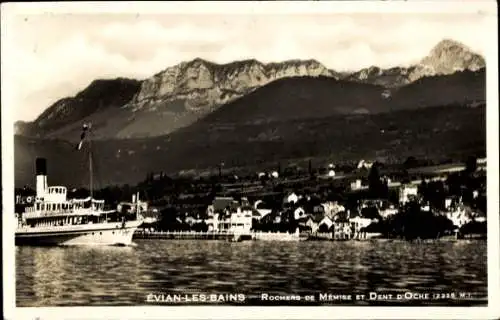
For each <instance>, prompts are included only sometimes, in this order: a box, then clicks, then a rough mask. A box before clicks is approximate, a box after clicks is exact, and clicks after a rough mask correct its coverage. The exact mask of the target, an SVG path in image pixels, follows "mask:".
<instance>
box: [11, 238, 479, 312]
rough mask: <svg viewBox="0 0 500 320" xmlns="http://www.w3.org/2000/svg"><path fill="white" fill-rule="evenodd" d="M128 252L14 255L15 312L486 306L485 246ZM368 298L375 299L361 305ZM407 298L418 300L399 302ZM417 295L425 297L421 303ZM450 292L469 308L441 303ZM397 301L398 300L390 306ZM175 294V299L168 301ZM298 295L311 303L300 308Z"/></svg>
mask: <svg viewBox="0 0 500 320" xmlns="http://www.w3.org/2000/svg"><path fill="white" fill-rule="evenodd" d="M136 244H137V246H135V247H16V293H17V294H16V296H17V297H16V302H17V303H16V304H17V306H18V307H27V306H70V305H71V306H75V305H80V306H102V305H110V306H111V305H122V306H125V305H154V304H159V303H160V304H166V305H172V304H179V303H181V304H182V303H184V304H192V303H196V301H200V299H201V298H200V297H213V296H214V295H215V297H217V299H215V298H214V300H209V299H208V298H207V299H208V300H206V301H216V300H217V301H219V302H220V303H226V304H227V303H228V302H230V303H231V304H238V303H243V304H250V305H266V304H273V305H289V304H295V305H304V304H305V305H318V304H326V305H363V304H372V305H399V304H401V303H403V304H413V305H415V304H417V305H418V304H423V305H450V304H451V305H456V304H461V305H464V304H465V305H471V304H473V305H476V304H486V303H487V298H486V297H487V271H486V266H487V257H486V241H472V240H471V241H468V240H464V241H457V242H433V243H407V242H403V241H373V242H372V241H366V242H362V241H360V242H358V241H347V242H265V241H248V242H239V243H233V242H223V241H199V240H198V241H197V240H136ZM370 292H372V295H373V292H378V293H379V294H385V296H383V297H379V298H378V299H375V298H373V299H372V300H370V299H369V296H370ZM408 292H413V293H418V294H419V295H417V296H412V297H411V300H408V299H410V293H408ZM238 293H239V294H244V301H243V302H242V301H241V300H237V301H236V300H235V298H234V295H236V294H238ZM263 293H265V294H268V295H269V296H271V298H272V297H275V296H276V295H282V296H281V297H277V298H276V299H296V298H293V297H297V296H300V298H301V300H300V301H297V300H279V301H278V302H276V301H273V302H270V301H269V298H267V300H266V299H264V300H263V298H262V294H263ZM426 293H427V294H428V295H431V296H427V297H425V296H423V294H426ZM435 293H438V294H439V295H438V296H436V295H434V294H435ZM460 293H467V296H468V295H469V294H470V297H471V298H474V299H472V300H471V299H465V297H462V298H463V299H450V295H452V294H455V295H458V294H460ZM223 294H233V298H231V297H229V296H227V295H226V296H223V297H222V298H221V296H220V295H223ZM325 294H331V295H332V297H333V298H330V299H328V298H325ZM359 294H365V297H364V299H361V298H360V297H358V298H356V295H359ZM389 294H391V295H392V296H391V297H389V296H388V295H389ZM397 294H401V295H403V296H405V295H407V296H406V297H407V298H408V299H406V300H404V299H403V300H402V301H399V300H397V299H395V297H396V296H397ZM175 295H177V297H179V296H180V297H181V298H178V299H184V300H182V301H180V300H177V302H173V303H172V300H168V299H171V298H172V297H175ZM211 295H212V296H211ZM285 295H288V298H287V297H286V296H285ZM290 295H294V296H293V297H292V298H290ZM306 295H307V296H314V299H315V300H314V301H304V298H305V296H306ZM320 295H322V297H323V298H321V301H320ZM224 297H225V298H224ZM148 299H149V300H148ZM310 299H312V298H310Z"/></svg>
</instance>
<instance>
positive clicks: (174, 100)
mask: <svg viewBox="0 0 500 320" xmlns="http://www.w3.org/2000/svg"><path fill="white" fill-rule="evenodd" d="M484 68H485V61H484V59H483V58H482V57H481V56H480V55H478V54H476V53H473V52H472V51H471V50H470V49H469V48H467V47H466V46H464V45H462V44H460V43H458V42H455V41H452V40H443V41H441V42H440V43H439V44H437V45H436V46H435V47H434V48H433V49H432V50H431V52H430V53H429V55H428V56H426V57H424V58H423V59H422V60H421V61H420V62H419V63H417V64H416V65H414V66H410V67H394V68H390V69H381V68H378V67H370V68H366V69H362V70H360V71H357V72H353V73H345V72H344V73H341V72H336V71H333V70H329V69H328V68H326V67H325V66H324V65H322V64H321V63H320V62H318V61H316V60H290V61H284V62H282V63H268V64H264V63H261V62H259V61H257V60H253V59H252V60H243V61H236V62H232V63H228V64H222V65H221V64H215V63H212V62H209V61H206V60H203V59H200V58H197V59H194V60H192V61H189V62H182V63H180V64H178V65H175V66H172V67H169V68H167V69H165V70H163V71H162V72H160V73H158V74H156V75H154V76H152V77H150V78H148V79H146V80H143V81H137V80H130V79H121V78H120V79H115V80H96V81H94V82H92V83H91V84H90V85H89V86H88V87H87V88H85V89H84V90H83V91H82V92H80V93H78V94H77V95H76V96H75V97H70V98H63V99H61V100H59V101H57V102H56V103H54V104H53V105H52V106H50V107H49V108H48V109H47V110H45V112H43V113H42V114H41V115H40V116H39V117H38V118H37V119H36V120H35V121H33V122H28V123H26V122H17V123H16V133H17V134H20V135H24V136H31V137H40V138H61V139H72V138H74V139H76V138H77V137H78V135H79V133H78V130H79V129H80V126H81V123H82V122H83V121H86V122H92V124H93V126H94V131H93V132H94V138H95V139H114V138H118V139H122V138H138V137H152V136H161V135H165V134H168V133H170V132H173V131H175V130H177V129H179V128H182V127H186V126H188V125H190V124H192V123H194V122H195V121H196V120H198V119H201V118H203V117H204V116H205V115H207V114H210V113H211V112H213V111H214V110H216V109H218V108H219V107H220V106H222V105H224V104H227V103H230V102H232V101H235V100H237V99H239V98H241V97H243V96H245V95H247V94H249V93H251V92H254V91H255V90H257V89H259V88H262V87H264V86H266V85H267V84H270V83H272V82H274V81H276V80H279V79H286V78H291V77H326V78H330V79H332V80H344V81H345V82H344V83H343V84H342V85H341V88H338V90H340V92H336V93H335V97H336V99H335V100H337V99H338V100H342V99H344V100H345V101H344V103H343V105H342V106H339V107H336V108H337V111H339V110H340V109H343V110H344V111H341V112H345V111H346V110H350V111H351V112H379V111H386V110H394V109H399V108H400V104H399V102H398V103H394V102H391V101H385V103H382V104H383V105H384V106H381V105H380V106H379V105H378V104H379V102H380V101H378V100H380V99H381V98H386V97H389V96H391V95H393V94H394V92H398V91H399V90H401V87H404V86H405V85H408V84H412V83H414V82H416V81H418V80H420V79H425V78H427V77H432V76H435V77H436V76H437V77H438V79H435V80H434V82H436V83H438V82H441V83H444V85H443V86H448V87H450V85H448V84H447V82H450V81H451V82H454V83H453V84H452V85H451V86H452V87H453V88H456V91H457V93H450V94H447V95H446V99H448V100H449V103H452V102H456V101H461V100H464V99H463V97H462V96H461V95H462V93H468V90H466V91H462V89H463V87H465V86H469V85H470V84H471V85H472V86H473V87H474V88H476V87H480V88H483V89H484V87H485V86H484V85H483V83H484V81H485V79H484V77H483V78H481V77H482V76H483V75H484V73H481V72H480V70H482V69H484ZM463 71H471V72H472V73H475V72H480V73H479V76H474V75H468V76H465V75H464V76H463V77H462V78H461V79H459V80H458V81H457V80H456V78H454V79H455V80H450V79H449V77H447V76H448V75H453V74H455V73H456V72H463ZM467 77H470V78H471V79H467ZM353 82H354V83H353ZM424 82H425V81H424ZM469 82H470V83H469ZM332 83H334V82H332ZM355 83H363V84H370V85H375V86H364V87H360V86H359V85H356V84H355ZM438 85H439V84H438ZM361 88H363V89H361ZM412 88H414V87H412ZM265 90H269V89H265ZM328 90H329V89H327V88H326V87H324V86H323V87H322V89H320V91H321V93H317V92H315V89H314V88H309V89H307V91H308V94H309V95H311V96H312V95H317V94H323V93H324V92H326V91H328ZM333 90H335V89H333ZM344 90H345V91H347V93H346V94H345V95H344V93H343V92H342V91H344ZM357 90H366V91H369V93H365V92H364V91H363V95H365V94H367V95H368V96H367V98H366V99H365V101H367V102H365V103H359V102H360V101H359V100H360V99H355V101H352V99H351V96H352V95H353V94H352V92H355V91H357ZM404 90H406V91H411V90H416V89H406V88H405V89H404ZM305 91H306V89H304V90H302V92H303V93H305ZM483 91H484V90H483ZM374 95H375V96H376V95H378V97H374ZM332 96H333V94H332ZM421 96H422V98H421V99H423V100H426V99H427V100H428V98H429V97H428V96H427V95H425V94H421ZM469 96H470V98H469V100H481V99H482V98H484V97H481V93H480V92H479V93H478V92H476V91H474V94H472V95H469ZM483 96H484V92H483ZM403 100H406V99H403ZM483 100H484V99H483ZM371 101H374V104H376V105H377V106H376V107H373V108H367V107H366V103H369V104H371V103H372V102H371ZM426 103H427V102H426ZM403 104H404V105H405V108H411V107H413V106H412V105H411V102H408V103H407V102H404V103H403ZM440 104H442V103H440Z"/></svg>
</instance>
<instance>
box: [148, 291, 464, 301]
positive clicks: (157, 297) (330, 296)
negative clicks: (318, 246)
mask: <svg viewBox="0 0 500 320" xmlns="http://www.w3.org/2000/svg"><path fill="white" fill-rule="evenodd" d="M251 297H252V298H254V297H257V299H259V298H260V300H262V301H304V302H313V301H318V302H333V301H363V300H368V301H409V300H443V299H470V298H473V295H472V294H471V293H467V292H429V293H426V292H423V293H420V292H410V291H408V292H405V293H378V292H369V293H367V294H339V293H320V294H311V295H296V294H290V295H280V294H268V293H261V294H259V295H252V296H251ZM248 298H249V296H247V295H245V294H243V293H236V294H215V293H212V294H203V293H201V294H165V293H150V294H148V295H147V297H146V302H150V303H155V302H156V303H224V302H245V301H246V300H247V299H248Z"/></svg>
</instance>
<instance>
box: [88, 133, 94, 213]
mask: <svg viewBox="0 0 500 320" xmlns="http://www.w3.org/2000/svg"><path fill="white" fill-rule="evenodd" d="M91 127H92V125H91V123H89V124H88V135H87V137H88V141H89V173H90V186H89V188H90V189H89V190H90V210H91V211H92V210H93V209H94V203H93V201H92V200H93V193H94V181H93V178H94V172H93V167H92V139H91V137H90V134H91V132H90V130H91Z"/></svg>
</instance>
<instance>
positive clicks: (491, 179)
mask: <svg viewBox="0 0 500 320" xmlns="http://www.w3.org/2000/svg"><path fill="white" fill-rule="evenodd" d="M1 9H2V10H1V21H2V26H1V35H2V42H3V43H9V41H4V40H5V39H6V38H8V37H9V36H12V34H11V33H10V32H9V30H8V28H7V29H6V28H5V26H7V25H8V23H7V22H6V20H7V21H8V19H9V17H11V16H13V15H15V14H20V13H23V14H28V13H31V14H37V13H40V12H51V13H76V12H78V13H79V14H81V13H89V14H96V13H130V14H135V13H137V12H140V13H141V14H148V13H149V14H167V13H168V14H216V13H234V14H272V13H280V14H294V13H300V14H305V13H311V14H322V13H372V12H383V13H415V12H419V13H440V12H441V13H443V12H446V13H471V12H477V13H483V14H488V15H491V16H492V17H496V16H497V11H496V2H495V1H473V0H471V1H433V2H431V1H412V2H409V1H405V2H402V1H398V2H388V1H384V2H380V1H342V2H340V1H339V2H337V1H335V2H333V1H323V2H317V1H314V2H305V1H304V2H296V1H292V2H195V3H193V2H163V3H158V2H141V3H138V2H119V3H110V2H79V3H68V2H66V3H28V4H24V3H2V8H1ZM493 20H495V21H494V22H492V25H491V33H490V34H489V35H488V36H489V37H490V38H491V42H490V44H491V45H490V46H489V47H488V50H487V52H485V56H486V61H487V166H488V167H487V170H488V171H487V172H488V180H487V183H488V190H487V195H488V300H489V305H488V307H455V308H451V307H445V308H443V307H438V308H436V307H425V308H422V307H418V308H416V307H229V306H224V307H214V306H199V307H180V306H176V307H168V306H154V307H70V308H69V309H68V308H67V307H66V308H15V307H14V306H15V271H14V268H15V259H14V250H15V249H14V234H13V233H14V228H12V227H9V226H13V225H14V223H13V221H14V217H13V215H12V214H9V213H10V212H11V210H12V209H11V208H13V207H14V196H13V185H14V162H13V154H14V150H13V117H12V110H6V109H5V108H4V106H6V105H7V106H10V105H12V104H11V103H10V102H11V101H12V100H11V98H10V97H11V94H12V92H13V91H12V90H15V89H16V88H13V87H12V86H10V85H9V82H8V79H9V78H10V77H11V76H12V75H13V72H15V66H12V65H9V64H8V63H7V62H6V61H5V60H6V58H7V57H9V48H5V46H2V48H1V49H2V51H1V53H2V59H1V67H2V68H1V72H2V73H1V79H2V81H1V83H2V90H1V92H2V196H3V203H2V205H3V207H2V213H3V212H5V214H3V218H2V219H3V233H2V234H3V280H4V288H3V289H4V301H3V306H4V310H5V311H4V317H5V318H6V319H24V318H30V319H33V318H34V317H39V318H40V319H55V318H64V319H82V318H85V319H99V318H107V319H111V318H113V319H114V318H116V319H125V318H127V319H131V318H135V319H145V318H148V319H163V318H176V319H207V318H219V319H240V318H245V319H263V318H287V319H306V318H311V319H332V318H343V319H359V318H370V319H375V318H383V319H390V318H396V319H415V318H417V317H418V318H422V319H438V318H439V319H459V318H466V319H478V318H487V319H493V318H498V317H500V307H499V306H500V304H499V303H495V301H500V295H499V288H500V278H499V269H500V263H499V252H500V246H499V211H498V194H499V184H498V176H499V162H498V60H497V58H498V49H497V48H498V35H497V28H498V27H497V23H498V22H497V18H495V19H493ZM4 209H5V210H4Z"/></svg>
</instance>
